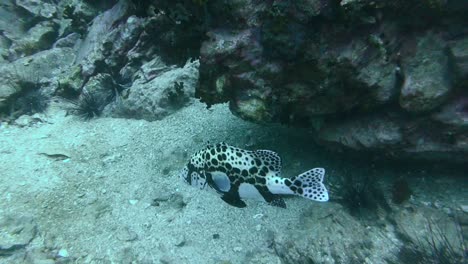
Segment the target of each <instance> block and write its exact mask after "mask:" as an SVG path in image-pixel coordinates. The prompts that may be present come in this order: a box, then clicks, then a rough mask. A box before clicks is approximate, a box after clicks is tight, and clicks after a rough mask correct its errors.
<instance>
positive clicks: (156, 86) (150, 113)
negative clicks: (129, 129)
mask: <svg viewBox="0 0 468 264" xmlns="http://www.w3.org/2000/svg"><path fill="white" fill-rule="evenodd" d="M198 67H199V62H198V61H193V62H190V61H188V62H187V63H186V64H185V66H184V67H181V68H177V67H169V66H166V65H165V64H164V63H163V62H162V61H161V59H160V58H155V59H154V60H152V61H150V62H148V63H146V64H145V65H143V67H142V70H141V72H139V73H138V74H137V76H136V77H135V78H136V80H135V82H134V83H133V85H132V86H131V87H130V88H128V89H126V90H124V91H123V92H122V95H121V96H118V98H117V100H116V101H115V102H114V103H112V104H110V105H109V106H108V107H107V108H106V112H107V114H108V115H112V116H115V117H126V118H135V119H146V120H149V121H153V120H158V119H161V118H163V117H165V116H167V115H169V114H171V113H173V112H174V111H176V110H178V109H179V108H181V107H183V106H184V105H185V104H187V103H188V102H189V101H190V98H191V97H193V94H194V92H195V86H196V84H197V82H198Z"/></svg>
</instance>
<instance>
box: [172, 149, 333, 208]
mask: <svg viewBox="0 0 468 264" xmlns="http://www.w3.org/2000/svg"><path fill="white" fill-rule="evenodd" d="M280 175H281V158H280V157H279V156H278V154H276V153H275V152H273V151H271V150H255V151H249V150H244V149H240V148H236V147H233V146H230V145H227V144H226V143H223V142H222V143H218V144H216V145H208V146H206V147H205V148H204V149H202V150H200V151H198V152H197V153H195V154H194V155H193V156H192V157H191V158H190V161H189V162H188V163H187V165H186V166H185V167H184V168H183V169H182V171H181V172H180V177H181V178H182V179H183V180H184V181H185V182H187V183H188V184H190V185H192V186H195V187H199V188H200V189H205V188H206V186H208V187H211V188H212V189H214V190H215V191H216V192H218V193H219V194H220V195H221V199H222V200H223V201H225V202H226V203H228V204H230V205H232V206H235V207H240V208H242V207H245V206H246V204H245V202H244V201H243V200H242V199H244V198H253V199H258V200H262V201H266V202H267V203H269V204H271V205H274V206H278V207H282V208H286V204H285V202H284V200H283V199H282V198H281V196H280V195H284V194H286V195H287V194H289V195H299V196H302V197H304V198H307V199H310V200H314V201H320V202H326V201H328V192H327V189H326V188H325V186H324V185H323V183H322V181H323V177H324V175H325V169H323V168H314V169H311V170H308V171H306V172H304V173H302V174H300V175H298V176H296V177H293V178H290V179H288V178H282V177H281V176H280Z"/></svg>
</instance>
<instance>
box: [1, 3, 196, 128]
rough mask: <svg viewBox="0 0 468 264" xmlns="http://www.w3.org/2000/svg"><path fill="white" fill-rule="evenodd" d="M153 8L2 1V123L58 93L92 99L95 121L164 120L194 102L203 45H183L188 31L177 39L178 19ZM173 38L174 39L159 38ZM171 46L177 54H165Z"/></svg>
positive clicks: (117, 4) (78, 99)
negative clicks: (30, 97) (29, 98)
mask: <svg viewBox="0 0 468 264" xmlns="http://www.w3.org/2000/svg"><path fill="white" fill-rule="evenodd" d="M149 5H150V3H149V2H148V3H146V2H144V1H125V0H121V1H106V2H105V3H104V2H102V3H97V2H95V1H85V0H67V1H48V0H35V1H20V0H17V1H14V0H8V1H5V2H4V3H2V4H1V5H0V14H1V18H0V31H1V32H2V34H1V35H0V44H1V46H0V54H1V59H0V85H1V86H0V116H2V117H3V118H2V119H4V120H5V119H6V120H14V119H16V118H18V117H20V116H21V115H23V114H34V112H39V111H38V110H35V111H30V108H31V107H25V105H27V104H25V103H23V101H24V99H23V98H24V97H27V96H28V95H30V94H33V95H37V96H36V97H37V99H34V100H35V101H40V103H41V105H43V106H45V105H47V101H48V100H50V99H51V98H52V97H54V96H60V97H63V98H66V99H69V100H72V102H80V100H81V101H83V98H84V97H92V98H93V100H94V101H95V103H96V104H97V105H96V106H95V107H94V108H95V109H94V110H93V114H92V115H91V116H96V115H101V114H103V115H107V116H114V117H128V118H136V119H146V120H157V119H161V118H163V117H164V116H166V115H168V114H171V113H173V112H174V111H176V110H177V109H180V108H181V107H183V106H184V105H186V104H187V103H189V102H190V98H191V97H193V94H194V91H195V85H196V83H197V82H198V65H199V63H198V61H197V60H190V59H191V58H196V56H197V55H196V54H194V50H196V51H197V52H198V49H199V46H200V44H195V47H189V46H190V45H192V43H198V42H200V41H198V42H197V41H195V42H193V41H190V40H191V39H190V38H188V37H186V36H185V40H176V38H181V37H182V34H181V33H180V34H179V36H180V37H172V34H173V33H174V30H175V28H174V26H175V25H176V21H174V20H173V19H174V18H173V17H170V16H169V15H166V14H164V13H163V12H162V11H161V10H156V9H155V8H154V7H153V6H152V8H150V7H149ZM16 18H20V19H16ZM179 19H182V18H179ZM180 30H182V29H180ZM166 35H170V36H171V37H172V38H171V39H168V40H167V42H165V41H159V40H160V39H165V38H169V37H168V36H166ZM199 38H200V37H199V36H198V35H197V39H199ZM173 41H175V42H174V43H173ZM169 47H171V48H173V49H172V51H173V52H174V54H177V56H176V55H173V56H172V55H171V53H169V52H166V53H164V54H165V56H163V55H160V54H163V52H162V51H167V50H168V49H169ZM177 47H179V48H178V49H177ZM182 51H183V52H182ZM78 104H79V103H78ZM25 108H27V109H25ZM43 108H44V107H42V108H41V109H40V110H43ZM81 110H84V111H86V109H81Z"/></svg>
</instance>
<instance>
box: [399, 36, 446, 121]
mask: <svg viewBox="0 0 468 264" xmlns="http://www.w3.org/2000/svg"><path fill="white" fill-rule="evenodd" d="M416 41H417V42H418V43H417V45H416V54H415V55H414V56H411V57H409V58H405V59H403V66H402V67H403V71H404V74H405V76H404V78H405V80H404V84H403V87H402V88H401V95H400V104H401V107H402V108H404V109H406V110H408V111H410V112H416V113H417V112H425V111H430V110H433V109H435V108H436V107H438V106H439V105H441V104H442V103H443V102H444V101H445V99H447V97H448V96H449V94H450V90H451V84H450V82H449V76H448V74H449V71H448V59H447V54H446V52H445V51H444V48H445V43H444V41H443V40H442V39H441V38H440V37H435V36H433V35H432V34H430V33H429V34H428V35H427V36H424V37H422V38H420V39H418V40H416Z"/></svg>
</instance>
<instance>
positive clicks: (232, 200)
mask: <svg viewBox="0 0 468 264" xmlns="http://www.w3.org/2000/svg"><path fill="white" fill-rule="evenodd" d="M221 199H222V200H223V201H225V202H226V203H227V204H229V205H232V206H235V207H238V208H244V207H246V206H247V205H246V204H245V202H244V201H242V200H241V199H240V197H239V195H237V196H236V195H233V194H232V193H224V194H223V196H221Z"/></svg>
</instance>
